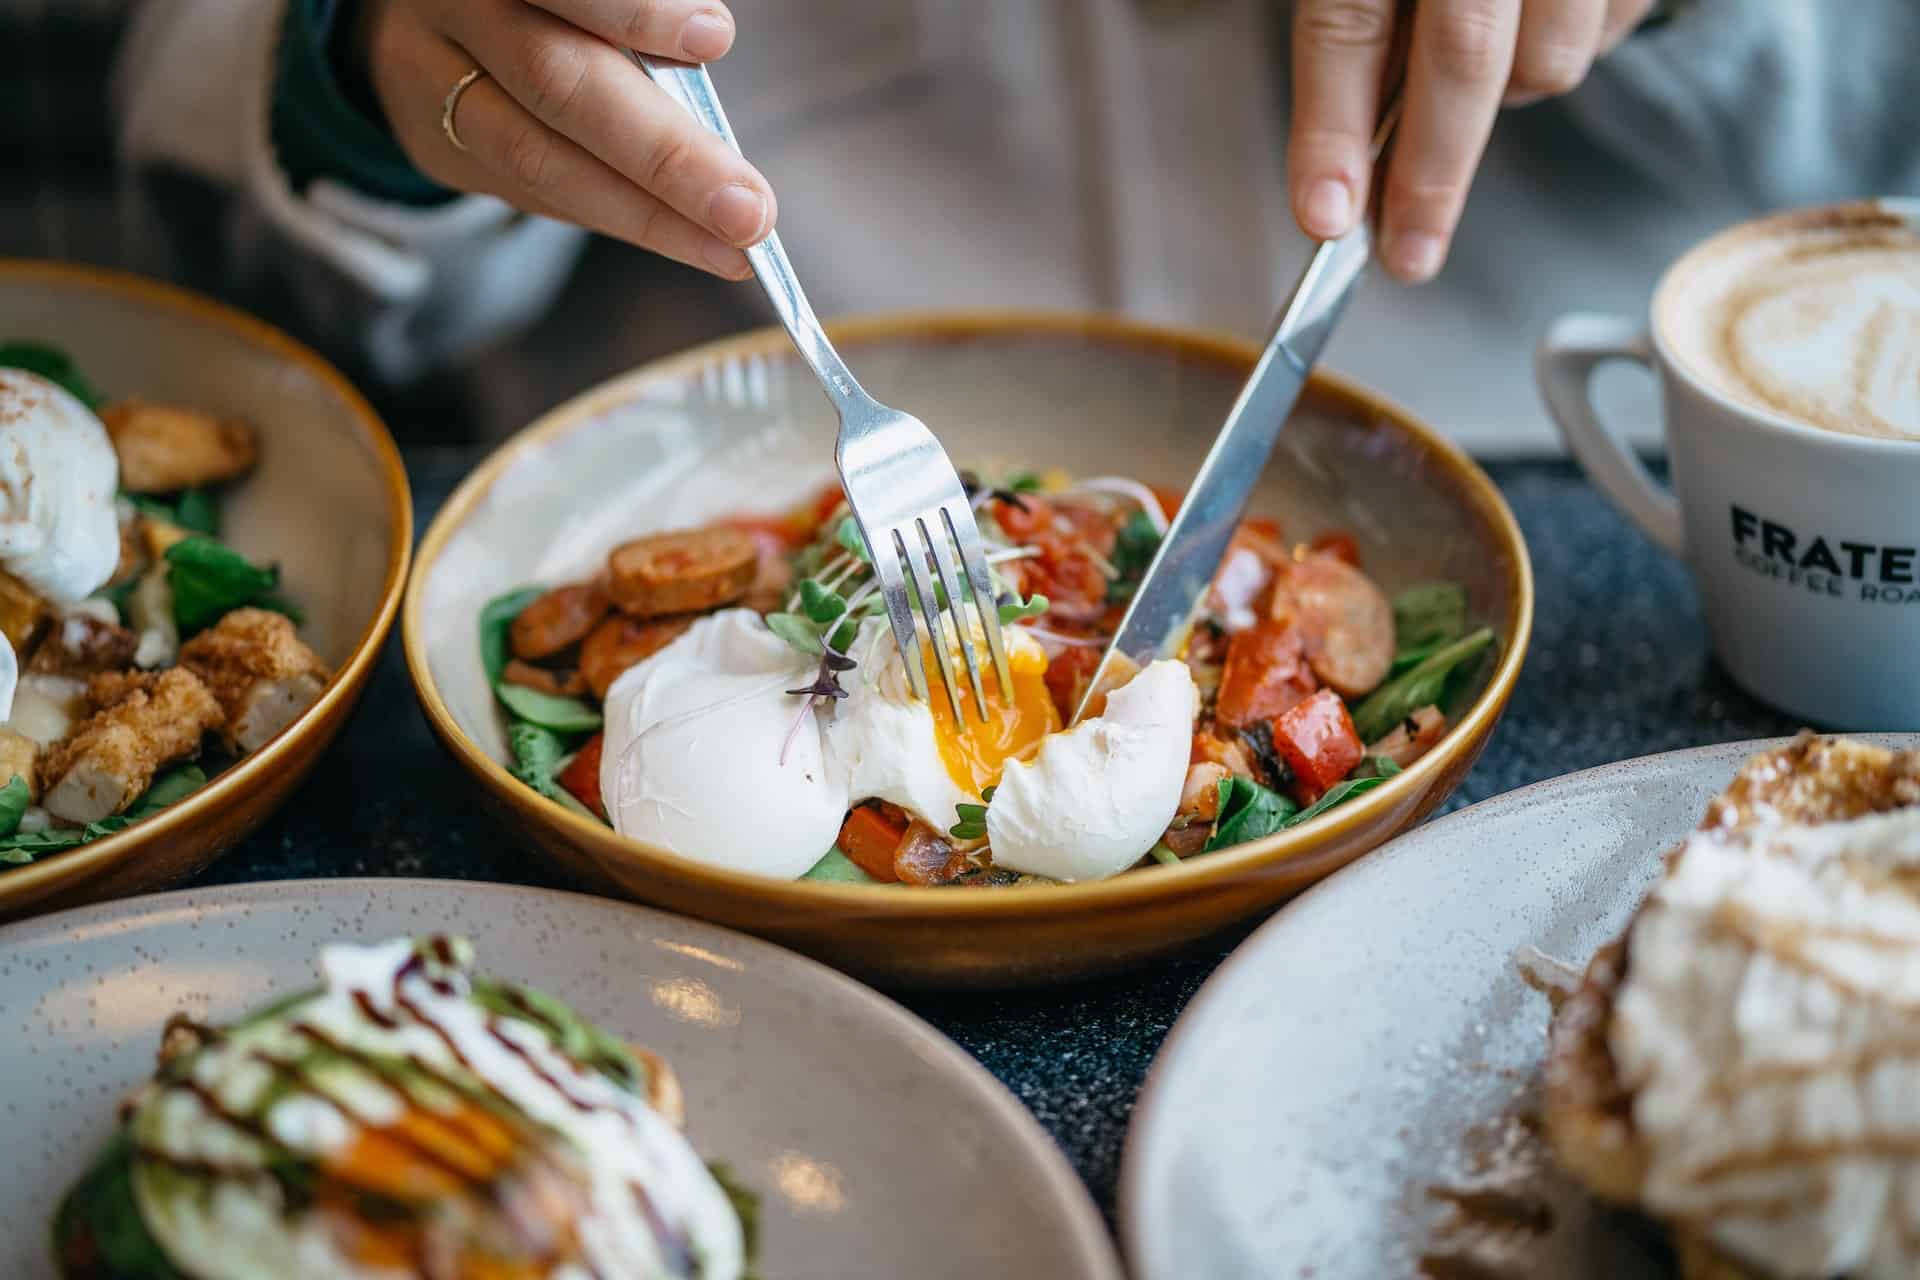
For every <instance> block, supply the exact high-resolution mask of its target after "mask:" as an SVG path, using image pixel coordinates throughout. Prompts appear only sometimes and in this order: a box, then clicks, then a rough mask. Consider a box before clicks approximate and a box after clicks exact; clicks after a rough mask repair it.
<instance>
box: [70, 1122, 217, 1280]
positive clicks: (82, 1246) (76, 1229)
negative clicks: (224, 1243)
mask: <svg viewBox="0 0 1920 1280" xmlns="http://www.w3.org/2000/svg"><path fill="white" fill-rule="evenodd" d="M53 1253H54V1257H55V1258H56V1259H57V1260H58V1263H59V1265H61V1266H62V1267H65V1268H70V1269H69V1270H68V1271H67V1274H70V1275H82V1274H86V1275H94V1274H98V1275H112V1276H125V1277H127V1278H128V1280H185V1278H184V1277H183V1276H181V1274H180V1272H178V1271H177V1270H175V1269H174V1267H173V1264H172V1263H171V1262H169V1261H167V1255H166V1253H165V1251H164V1250H162V1249H161V1247H160V1245H159V1243H158V1242H157V1241H155V1240H154V1238H153V1235H152V1234H151V1233H150V1232H149V1231H148V1230H147V1224H146V1220H145V1219H143V1218H142V1217H141V1216H140V1207H139V1204H138V1202H137V1201H136V1200H135V1199H134V1194H133V1139H132V1138H131V1137H129V1136H128V1134H127V1131H126V1130H125V1129H124V1128H122V1129H121V1130H119V1131H118V1132H116V1133H115V1134H114V1135H113V1137H111V1138H109V1139H108V1140H107V1145H106V1147H105V1148H104V1149H103V1150H102V1151H101V1152H100V1157H99V1159H97V1160H95V1161H94V1162H93V1167H92V1168H90V1169H88V1170H87V1172H86V1173H85V1174H84V1175H82V1176H81V1178H80V1181H78V1182H76V1183H74V1185H73V1189H72V1190H70V1191H69V1192H67V1195H66V1198H65V1199H64V1200H62V1201H61V1202H60V1208H59V1210H58V1211H57V1212H56V1213H55V1214H54V1218H53Z"/></svg>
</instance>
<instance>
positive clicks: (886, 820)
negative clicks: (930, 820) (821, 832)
mask: <svg viewBox="0 0 1920 1280" xmlns="http://www.w3.org/2000/svg"><path fill="white" fill-rule="evenodd" d="M906 834H907V824H906V823H904V822H897V821H895V820H894V819H893V818H890V817H888V816H887V815H886V814H885V813H883V812H881V811H880V810H879V809H877V808H875V807H874V806H872V805H870V804H863V805H856V806H855V807H853V808H851V809H849V810H847V819H846V821H845V822H842V823H841V824H840V838H839V840H837V841H836V842H835V843H837V844H838V845H839V846H840V852H842V853H844V854H846V855H847V857H848V858H849V859H850V860H851V861H852V862H853V864H854V865H855V866H857V867H859V868H860V869H861V870H862V871H864V872H866V873H867V874H868V875H870V876H872V877H873V878H874V879H875V880H886V881H889V882H891V881H895V880H898V879H899V878H900V877H899V876H897V875H895V874H894V870H893V853H894V850H896V849H898V848H899V847H900V841H901V840H902V839H904V838H905V837H906Z"/></svg>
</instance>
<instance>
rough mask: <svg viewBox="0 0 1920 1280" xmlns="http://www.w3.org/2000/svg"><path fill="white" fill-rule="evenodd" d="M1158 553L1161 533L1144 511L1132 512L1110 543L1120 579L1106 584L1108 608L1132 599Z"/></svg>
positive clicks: (1115, 567) (1114, 565)
mask: <svg viewBox="0 0 1920 1280" xmlns="http://www.w3.org/2000/svg"><path fill="white" fill-rule="evenodd" d="M1159 550H1160V531H1159V530H1158V529H1156V528H1155V527H1154V524H1153V520H1152V518H1151V517H1149V516H1148V515H1147V513H1146V512H1144V511H1139V510H1136V511H1134V513H1133V514H1132V515H1130V516H1128V517H1127V522H1126V523H1125V524H1123V525H1121V526H1120V532H1119V533H1118V534H1117V535H1115V537H1114V540H1113V555H1112V557H1111V559H1112V561H1113V567H1114V569H1115V570H1116V571H1117V572H1118V575H1119V576H1118V577H1116V578H1114V580H1113V581H1112V582H1110V583H1108V584H1107V602H1108V603H1109V604H1117V603H1118V602H1120V601H1122V600H1128V599H1131V598H1132V596H1133V593H1134V592H1135V591H1136V590H1137V589H1138V588H1139V586H1140V579H1142V578H1144V577H1145V576H1146V574H1147V567H1148V566H1149V565H1151V564H1152V563H1153V557H1154V555H1155V553H1157V552H1158V551H1159Z"/></svg>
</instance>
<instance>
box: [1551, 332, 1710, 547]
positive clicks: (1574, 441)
mask: <svg viewBox="0 0 1920 1280" xmlns="http://www.w3.org/2000/svg"><path fill="white" fill-rule="evenodd" d="M1609 360H1632V361H1635V362H1636V363H1638V364H1641V365H1645V366H1646V367H1647V368H1648V369H1652V368H1653V341H1652V339H1651V338H1649V337H1648V335H1647V331H1646V329H1645V328H1644V327H1642V326H1641V325H1639V324H1637V323H1635V322H1633V321H1631V320H1623V319H1620V318H1619V317H1618V316H1598V315H1571V316H1562V317H1561V318H1560V319H1558V320H1556V321H1555V322H1554V323H1553V327H1552V328H1550V329H1548V330H1547V336H1546V337H1545V338H1543V339H1541V341H1540V349H1539V350H1538V351H1537V352H1536V353H1535V354H1534V359H1533V371H1534V377H1535V378H1536V379H1537V380H1538V382H1539V384H1540V394H1541V396H1542V397H1544V398H1545V400H1546V402H1547V409H1548V411H1549V412H1551V413H1552V414H1553V418H1554V421H1555V422H1557V423H1558V424H1559V426H1560V434H1561V436H1562V437H1564V438H1565V440H1566V442H1567V447H1568V448H1569V449H1571V450H1572V451H1573V456H1574V457H1576V458H1578V459H1579V460H1580V465H1581V466H1583V467H1585V468H1586V471H1587V476H1588V478H1589V479H1591V480H1592V481H1593V483H1594V485H1595V486H1596V487H1597V488H1598V489H1599V490H1600V492H1602V493H1604V494H1606V495H1607V497H1608V498H1609V499H1611V500H1612V502H1613V505H1614V506H1616V507H1618V508H1620V510H1621V511H1622V512H1623V513H1624V514H1625V515H1626V517H1627V518H1628V519H1629V520H1631V521H1633V522H1634V523H1635V524H1637V525H1639V526H1640V530H1641V532H1642V533H1645V534H1646V535H1647V536H1648V537H1649V538H1652V539H1653V540H1654V541H1655V542H1656V543H1658V544H1659V545H1660V546H1661V547H1663V548H1665V549H1666V550H1667V551H1669V552H1671V553H1672V554H1673V555H1676V556H1677V555H1680V554H1681V553H1682V551H1683V549H1684V546H1685V541H1686V535H1685V530H1684V526H1683V525H1682V523H1681V520H1680V504H1679V502H1678V501H1677V500H1676V499H1675V498H1674V496H1673V494H1672V493H1671V492H1670V491H1668V490H1667V489H1664V488H1662V487H1661V486H1660V484H1659V483H1658V482H1657V481H1655V480H1654V478H1653V474H1652V473H1651V472H1649V471H1648V470H1647V467H1646V464H1645V463H1643V462H1641V461H1640V456H1639V455H1638V454H1636V453H1635V452H1634V451H1633V450H1632V449H1631V448H1629V447H1628V446H1627V443H1626V441H1624V440H1622V439H1621V438H1620V437H1619V436H1617V435H1615V434H1614V433H1613V432H1611V431H1609V430H1607V428H1606V425H1605V424H1604V423H1602V422H1601V421H1600V416H1599V415H1598V414H1597V413H1595V412H1594V409H1593V399H1592V397H1591V396H1590V395H1589V388H1590V385H1591V383H1592V381H1593V371H1594V370H1595V369H1597V368H1599V367H1600V366H1601V365H1602V364H1604V363H1606V362H1607V361H1609Z"/></svg>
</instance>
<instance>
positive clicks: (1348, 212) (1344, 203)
mask: <svg viewBox="0 0 1920 1280" xmlns="http://www.w3.org/2000/svg"><path fill="white" fill-rule="evenodd" d="M1301 212H1303V213H1304V214H1305V215H1306V222H1307V230H1308V231H1310V232H1312V233H1313V234H1314V235H1316V236H1319V237H1320V238H1321V239H1323V240H1331V239H1332V238H1333V237H1334V236H1337V235H1343V234H1345V233H1346V230H1347V221H1348V219H1350V218H1352V217H1353V196H1352V194H1351V193H1349V192H1348V190H1347V184H1346V183H1344V182H1341V181H1339V180H1337V179H1335V178H1322V179H1320V181H1318V182H1316V183H1314V184H1313V185H1312V186H1311V187H1308V188H1307V203H1306V208H1305V209H1303V210H1302V211H1301Z"/></svg>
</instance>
